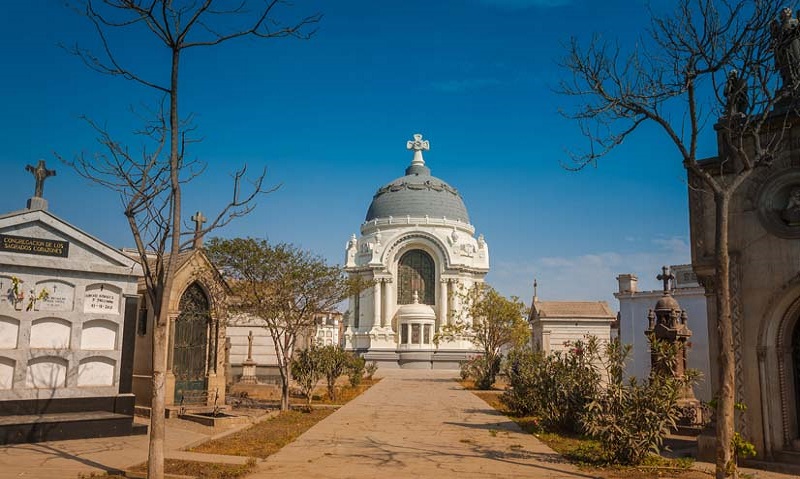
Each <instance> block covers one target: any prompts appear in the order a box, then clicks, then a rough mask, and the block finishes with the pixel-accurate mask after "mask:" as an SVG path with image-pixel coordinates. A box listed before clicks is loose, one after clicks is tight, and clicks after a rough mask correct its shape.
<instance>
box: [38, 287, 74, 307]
mask: <svg viewBox="0 0 800 479" xmlns="http://www.w3.org/2000/svg"><path fill="white" fill-rule="evenodd" d="M40 291H47V294H46V295H45V297H44V298H43V299H39V300H37V301H36V309H37V310H38V311H72V304H73V302H74V301H75V287H74V286H72V285H71V284H67V283H64V282H62V281H54V280H51V281H42V282H41V283H38V284H37V285H36V293H37V294H40Z"/></svg>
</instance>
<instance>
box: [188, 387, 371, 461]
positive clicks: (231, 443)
mask: <svg viewBox="0 0 800 479" xmlns="http://www.w3.org/2000/svg"><path fill="white" fill-rule="evenodd" d="M377 382H378V380H366V379H365V380H364V381H363V382H362V383H361V385H359V386H358V387H355V388H353V387H350V386H349V385H348V386H344V387H342V388H341V389H340V390H339V396H338V397H337V398H336V401H335V402H332V401H328V400H327V399H326V398H324V399H323V400H322V401H321V402H323V403H325V404H332V405H340V404H345V403H347V402H349V401H351V400H353V399H354V398H356V397H358V396H359V395H360V394H362V393H363V392H364V391H366V390H367V389H369V388H370V387H371V386H372V385H374V384H375V383H377ZM303 404H305V403H303ZM334 411H335V409H334V408H320V409H314V410H312V411H311V412H303V411H295V410H292V411H286V412H283V413H281V414H279V415H277V416H275V417H273V418H271V419H267V420H265V421H262V422H260V423H258V424H254V425H253V426H251V427H249V428H247V429H245V430H243V431H239V432H237V433H234V434H232V435H230V436H225V437H224V438H222V439H218V440H216V441H209V442H206V443H204V444H201V445H199V446H197V447H195V448H193V449H192V451H193V452H203V453H207V454H226V455H231V456H249V457H259V458H262V459H263V458H266V457H268V456H270V455H272V454H275V453H276V452H278V451H279V450H280V449H281V448H282V447H283V446H285V445H287V444H289V443H290V442H292V441H294V440H295V439H296V438H297V437H298V436H300V435H301V434H303V433H304V432H306V431H307V430H308V429H310V428H311V427H312V426H313V425H314V424H316V423H318V422H320V421H321V420H323V419H325V418H326V417H328V416H329V415H331V414H333V412H334Z"/></svg>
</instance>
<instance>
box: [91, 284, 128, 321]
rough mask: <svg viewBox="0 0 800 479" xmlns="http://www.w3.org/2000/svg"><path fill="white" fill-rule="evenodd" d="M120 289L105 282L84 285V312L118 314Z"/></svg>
mask: <svg viewBox="0 0 800 479" xmlns="http://www.w3.org/2000/svg"><path fill="white" fill-rule="evenodd" d="M119 296H120V289H119V288H116V287H114V286H110V285H107V284H93V285H91V286H87V287H86V294H85V295H84V297H83V312H84V313H102V314H119Z"/></svg>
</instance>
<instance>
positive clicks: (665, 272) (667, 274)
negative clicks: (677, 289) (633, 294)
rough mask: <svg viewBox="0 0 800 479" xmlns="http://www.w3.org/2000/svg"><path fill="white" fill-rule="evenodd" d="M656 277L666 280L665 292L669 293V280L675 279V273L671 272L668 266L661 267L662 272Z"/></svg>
mask: <svg viewBox="0 0 800 479" xmlns="http://www.w3.org/2000/svg"><path fill="white" fill-rule="evenodd" d="M656 279H657V280H659V281H663V282H664V294H667V293H669V290H670V288H669V282H670V281H672V280H673V279H675V275H674V274H672V273H670V272H669V268H667V267H666V266H662V267H661V274H659V275H658V276H656Z"/></svg>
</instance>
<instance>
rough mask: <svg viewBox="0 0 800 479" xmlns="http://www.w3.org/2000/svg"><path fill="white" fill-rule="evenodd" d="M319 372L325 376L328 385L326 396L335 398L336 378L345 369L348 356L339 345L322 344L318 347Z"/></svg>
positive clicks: (348, 359) (332, 399) (331, 398)
mask: <svg viewBox="0 0 800 479" xmlns="http://www.w3.org/2000/svg"><path fill="white" fill-rule="evenodd" d="M318 353H319V367H320V373H321V374H322V376H324V377H325V380H326V383H327V386H328V398H329V399H330V400H331V401H335V400H336V380H337V379H339V376H341V375H342V374H344V373H345V371H346V370H347V367H348V364H349V361H350V356H349V355H348V354H347V353H346V352H345V351H344V349H342V347H341V346H332V345H330V346H323V347H321V348H318Z"/></svg>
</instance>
